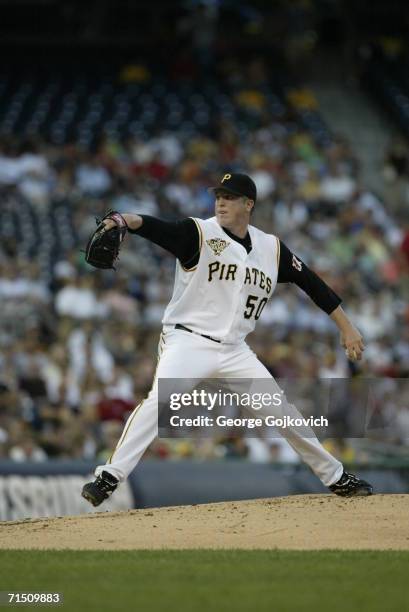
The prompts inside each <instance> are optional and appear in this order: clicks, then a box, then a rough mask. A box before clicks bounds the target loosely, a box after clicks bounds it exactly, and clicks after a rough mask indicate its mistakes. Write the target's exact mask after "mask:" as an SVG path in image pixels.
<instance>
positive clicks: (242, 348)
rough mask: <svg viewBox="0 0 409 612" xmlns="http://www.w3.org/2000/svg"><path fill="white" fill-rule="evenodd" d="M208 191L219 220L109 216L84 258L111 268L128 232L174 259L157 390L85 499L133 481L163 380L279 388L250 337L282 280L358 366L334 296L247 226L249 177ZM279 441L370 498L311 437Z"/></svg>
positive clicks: (234, 177) (358, 346) (354, 341)
mask: <svg viewBox="0 0 409 612" xmlns="http://www.w3.org/2000/svg"><path fill="white" fill-rule="evenodd" d="M211 191H212V192H213V193H214V196H215V216H214V217H212V218H210V219H205V220H202V219H197V218H188V219H184V220H182V221H179V222H166V221H162V220H160V219H156V218H153V217H150V216H146V215H135V214H124V215H121V214H120V213H117V212H112V213H109V214H108V215H107V216H106V217H105V218H104V219H103V220H102V221H101V222H100V223H99V225H98V228H97V230H96V232H95V234H94V235H93V236H92V237H91V239H90V242H89V243H88V247H87V255H86V259H87V261H88V262H89V263H91V264H92V265H94V266H96V267H102V268H110V267H113V263H114V261H115V259H116V257H117V256H118V253H119V248H120V245H121V242H122V240H123V238H124V235H125V234H126V232H129V233H131V234H137V235H138V236H142V237H144V238H146V239H148V240H151V241H152V242H154V243H155V244H158V245H160V246H161V247H163V248H164V249H167V250H168V251H170V252H171V253H172V254H173V255H174V256H175V257H176V274H175V283H174V290H173V295H172V298H171V300H170V302H169V304H168V306H167V308H166V311H165V314H164V317H163V321H162V322H163V330H162V333H161V336H160V341H159V347H158V366H157V369H156V373H155V377H154V381H153V384H152V388H151V391H150V392H149V394H148V396H147V398H146V399H144V400H143V401H142V402H141V403H140V404H139V405H138V406H136V408H135V410H134V411H133V412H132V414H131V415H130V417H129V418H128V420H127V422H126V424H125V427H124V430H123V433H122V435H121V437H120V438H119V440H118V443H117V446H116V448H115V450H114V451H113V453H112V455H111V457H110V458H109V460H108V461H107V463H106V465H99V466H98V467H97V468H96V470H95V476H96V479H95V480H94V481H93V482H90V483H87V484H86V485H85V486H84V488H83V491H82V495H83V497H85V499H87V500H88V501H89V502H90V503H91V504H92V505H94V506H98V505H100V504H101V503H102V502H103V501H104V500H105V499H107V498H108V497H109V496H110V495H111V494H112V492H113V491H115V489H116V488H117V486H118V485H119V483H121V482H123V481H124V480H125V479H126V478H127V477H128V476H129V474H130V473H131V472H132V470H133V469H134V467H135V466H136V465H137V463H138V461H139V460H140V458H141V457H142V455H143V453H144V451H145V450H146V448H147V447H148V446H149V444H150V443H151V442H152V441H153V439H154V438H155V437H156V436H157V433H158V379H161V378H173V379H175V378H181V377H183V378H184V379H200V380H203V379H208V378H249V379H255V378H264V379H265V378H267V379H270V380H271V381H272V383H273V382H275V381H273V379H272V376H271V374H270V373H269V371H268V370H267V369H266V368H265V367H264V365H263V364H262V363H261V362H260V361H259V359H258V358H257V356H256V355H255V354H254V352H253V351H252V350H251V349H250V347H249V346H248V345H247V344H246V341H245V340H246V336H247V334H249V333H250V332H252V331H253V330H254V327H255V325H256V323H257V321H258V319H259V318H260V317H261V316H262V312H263V308H264V307H265V305H266V303H267V301H268V300H269V299H270V298H271V296H272V295H273V293H274V289H275V287H276V285H277V283H295V284H297V285H298V286H299V287H300V288H301V289H303V290H304V291H305V292H306V293H307V294H308V295H309V296H310V297H311V299H312V300H313V301H314V302H315V304H317V306H318V307H320V308H321V309H323V310H324V311H325V312H326V313H327V314H328V315H329V316H330V317H331V318H332V320H333V321H334V323H335V324H336V325H337V326H338V328H339V331H340V339H341V344H342V346H343V347H344V348H345V350H346V353H347V356H348V357H349V358H350V359H352V360H359V359H361V356H362V353H363V350H364V344H363V340H362V336H361V334H360V333H359V332H358V330H357V329H356V328H355V327H354V325H353V324H352V323H351V322H350V320H349V319H348V317H347V316H346V314H345V313H344V311H343V309H342V307H341V299H340V298H339V297H338V295H337V294H336V293H335V292H334V291H333V290H332V289H331V288H330V287H329V286H328V285H327V284H326V283H325V282H324V281H323V280H322V279H321V278H319V276H317V275H316V274H315V273H314V272H313V271H312V270H310V269H309V268H308V266H306V265H305V264H304V263H303V262H302V261H301V260H300V259H299V258H298V257H296V256H295V255H294V254H293V253H292V252H291V251H290V250H289V249H288V248H287V246H286V245H285V244H284V243H283V242H281V240H279V238H277V237H276V236H274V235H272V234H266V233H264V232H262V231H260V230H259V229H257V228H256V227H254V226H252V225H250V215H251V211H252V209H253V207H254V205H255V203H256V199H257V190H256V185H255V184H254V182H253V181H252V179H251V178H250V177H249V176H247V175H245V174H239V173H229V174H225V175H224V176H223V177H222V179H221V181H220V183H219V185H217V186H216V187H213V188H211ZM284 399H285V398H284ZM285 401H287V400H285ZM288 406H289V407H290V408H294V407H293V406H291V405H288ZM271 410H272V411H273V408H272V409H271ZM282 435H283V436H284V437H285V438H286V439H287V441H288V443H289V444H290V445H291V446H292V447H293V448H294V449H295V450H296V451H297V453H299V455H300V456H301V458H302V459H303V460H304V461H305V463H307V465H309V466H310V468H311V469H312V471H313V472H314V473H315V474H316V475H317V476H318V478H319V479H320V480H321V482H322V483H323V484H324V485H325V486H327V487H329V489H330V490H331V491H332V492H333V493H336V494H337V495H341V496H352V495H371V494H372V486H371V485H370V484H368V483H367V482H365V481H364V480H361V479H360V478H357V477H356V476H354V475H353V474H350V473H347V472H345V471H344V469H343V466H342V464H341V463H340V462H339V461H338V460H337V459H336V458H335V457H333V456H332V455H331V454H330V453H329V452H327V451H326V450H325V449H324V448H323V446H322V445H321V444H320V442H319V441H318V439H317V437H316V436H315V435H314V433H313V432H312V430H311V432H310V433H309V435H308V437H305V435H304V436H303V435H301V433H300V432H299V431H298V430H297V428H291V427H289V428H287V429H284V430H283V433H282Z"/></svg>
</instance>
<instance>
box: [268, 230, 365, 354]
mask: <svg viewBox="0 0 409 612" xmlns="http://www.w3.org/2000/svg"><path fill="white" fill-rule="evenodd" d="M277 282H278V283H294V284H296V285H297V286H298V287H300V289H302V290H303V291H305V293H306V294H307V295H308V296H309V297H310V298H311V299H312V300H313V302H314V303H315V304H316V305H317V306H318V307H319V308H321V309H322V310H323V311H324V312H326V313H327V314H328V315H329V316H330V317H331V319H332V320H333V321H334V323H335V324H336V325H337V327H338V329H339V331H340V336H341V345H342V346H343V347H344V348H345V349H346V354H347V356H348V358H349V359H351V360H357V359H361V357H362V353H363V351H364V348H365V347H364V343H363V338H362V336H361V334H360V332H359V331H358V330H357V328H356V327H355V326H354V325H353V324H352V322H351V321H350V320H349V318H348V317H347V315H346V313H345V312H344V310H343V309H342V306H341V302H342V300H341V298H340V297H339V295H337V294H336V293H335V291H333V289H331V287H329V286H328V285H327V283H326V282H325V281H324V280H323V279H322V278H320V277H319V276H318V274H316V273H315V272H314V271H313V270H311V269H310V268H309V267H308V266H307V265H306V264H305V263H304V262H303V261H302V260H301V259H300V258H299V257H297V256H296V255H294V253H292V252H291V251H290V249H289V248H288V247H287V246H286V245H285V244H284V243H283V242H281V240H280V260H279V267H278V277H277Z"/></svg>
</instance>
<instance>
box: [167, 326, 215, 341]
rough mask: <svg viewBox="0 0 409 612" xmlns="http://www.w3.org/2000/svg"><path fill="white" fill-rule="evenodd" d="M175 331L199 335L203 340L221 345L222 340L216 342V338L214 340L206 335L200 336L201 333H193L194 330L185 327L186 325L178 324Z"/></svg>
mask: <svg viewBox="0 0 409 612" xmlns="http://www.w3.org/2000/svg"><path fill="white" fill-rule="evenodd" d="M175 329H183V330H184V331H187V332H190V333H191V334H197V335H198V336H202V337H203V338H207V339H208V340H212V341H213V342H218V343H219V344H221V340H216V338H212V337H211V336H206V334H199V332H195V331H193V329H189V328H188V327H185V326H184V325H181V324H180V323H177V324H176V325H175Z"/></svg>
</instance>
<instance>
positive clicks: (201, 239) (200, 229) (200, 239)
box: [180, 217, 203, 272]
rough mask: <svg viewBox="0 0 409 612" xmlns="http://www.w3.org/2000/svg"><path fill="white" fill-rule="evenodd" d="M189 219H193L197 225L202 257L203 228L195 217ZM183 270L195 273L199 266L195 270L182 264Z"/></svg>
mask: <svg viewBox="0 0 409 612" xmlns="http://www.w3.org/2000/svg"><path fill="white" fill-rule="evenodd" d="M189 219H192V220H193V221H194V222H195V223H196V227H197V229H198V232H199V257H200V253H201V250H202V244H203V233H202V228H201V227H200V225H199V223H198V222H197V221H196V219H195V218H194V217H189ZM180 265H181V266H182V268H183V270H184V271H185V272H194V271H195V270H196V268H197V265H196V266H195V267H194V268H185V266H184V265H183V264H180Z"/></svg>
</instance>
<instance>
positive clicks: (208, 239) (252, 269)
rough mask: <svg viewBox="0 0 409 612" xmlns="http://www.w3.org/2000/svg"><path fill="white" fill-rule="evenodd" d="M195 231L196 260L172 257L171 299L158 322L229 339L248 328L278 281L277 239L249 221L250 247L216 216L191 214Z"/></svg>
mask: <svg viewBox="0 0 409 612" xmlns="http://www.w3.org/2000/svg"><path fill="white" fill-rule="evenodd" d="M194 221H195V223H196V225H197V227H198V231H199V234H200V256H199V261H198V263H197V266H196V267H195V268H193V269H191V270H186V269H184V268H183V266H182V265H181V264H180V263H179V261H176V274H175V284H174V288H173V295H172V299H171V301H170V302H169V304H168V307H167V308H166V311H165V315H164V317H163V324H164V325H165V326H166V325H169V326H174V325H176V324H178V323H179V324H181V325H185V326H186V327H189V328H190V329H192V330H193V331H196V332H198V333H200V334H206V335H208V336H211V337H212V338H217V339H219V340H221V341H222V342H225V343H229V344H234V343H236V342H241V341H242V340H243V339H244V338H245V337H246V336H247V334H248V333H250V332H251V331H253V329H254V327H255V324H256V322H257V320H258V319H259V318H260V316H261V314H262V312H263V309H264V307H265V305H266V303H267V301H268V300H269V299H270V297H271V295H272V294H273V292H274V289H275V286H276V284H277V274H278V263H279V241H278V239H277V238H276V237H275V236H273V235H272V234H265V233H264V232H262V231H261V230H259V229H257V228H255V227H253V226H251V225H250V226H249V228H248V229H249V233H250V238H251V244H252V249H251V251H250V253H247V251H246V249H245V248H244V246H243V245H242V244H240V243H239V242H236V241H235V240H234V239H231V237H230V236H227V234H226V233H225V232H224V230H223V228H222V227H221V226H220V225H219V224H218V222H217V219H216V217H212V218H211V219H205V220H202V219H194Z"/></svg>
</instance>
